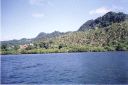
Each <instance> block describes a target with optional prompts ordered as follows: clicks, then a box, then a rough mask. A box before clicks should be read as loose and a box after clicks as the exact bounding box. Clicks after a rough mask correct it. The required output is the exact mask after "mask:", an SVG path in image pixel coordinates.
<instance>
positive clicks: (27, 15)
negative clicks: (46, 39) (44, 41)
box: [1, 0, 128, 41]
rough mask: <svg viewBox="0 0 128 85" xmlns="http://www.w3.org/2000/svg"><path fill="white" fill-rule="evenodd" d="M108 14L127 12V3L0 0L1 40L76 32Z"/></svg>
mask: <svg viewBox="0 0 128 85" xmlns="http://www.w3.org/2000/svg"><path fill="white" fill-rule="evenodd" d="M109 11H116V12H118V11H121V12H124V13H128V0H1V34H2V36H1V40H2V41H3V40H11V39H21V38H33V37H35V36H37V35H38V33H40V32H46V33H50V32H53V31H55V30H56V31H60V32H66V31H76V30H78V29H79V27H80V26H81V25H82V24H83V23H85V22H86V21H87V20H89V19H95V18H96V17H99V16H102V15H103V14H105V13H107V12H109Z"/></svg>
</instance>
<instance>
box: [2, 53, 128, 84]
mask: <svg viewBox="0 0 128 85" xmlns="http://www.w3.org/2000/svg"><path fill="white" fill-rule="evenodd" d="M1 76H2V77H1V83H3V84H11V83H15V84H18V83H23V84H31V83H38V84H42V83H43V84H86V83H87V84H95V83H97V84H98V83H99V84H100V83H107V84H114V83H116V84H126V83H128V52H87V53H57V54H25V55H2V57H1Z"/></svg>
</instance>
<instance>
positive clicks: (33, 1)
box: [29, 0, 52, 6]
mask: <svg viewBox="0 0 128 85" xmlns="http://www.w3.org/2000/svg"><path fill="white" fill-rule="evenodd" d="M29 3H30V5H37V6H43V5H51V4H52V3H51V2H50V1H49V0H29Z"/></svg>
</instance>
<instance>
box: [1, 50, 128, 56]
mask: <svg viewBox="0 0 128 85" xmlns="http://www.w3.org/2000/svg"><path fill="white" fill-rule="evenodd" d="M99 52H128V50H126V51H123V50H120V51H83V52H49V53H17V54H0V55H25V54H59V53H99Z"/></svg>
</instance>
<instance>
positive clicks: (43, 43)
mask: <svg viewBox="0 0 128 85" xmlns="http://www.w3.org/2000/svg"><path fill="white" fill-rule="evenodd" d="M103 17H105V16H103ZM118 17H119V16H118ZM117 19H118V18H117V17H116V20H117ZM119 20H121V19H118V22H116V23H111V25H109V26H104V27H96V28H95V29H89V30H86V31H75V32H67V33H62V34H60V33H58V32H56V33H57V34H54V33H55V32H54V33H53V34H54V37H53V36H52V35H50V34H48V35H47V34H43V35H45V36H46V35H47V36H49V37H48V38H47V37H45V39H44V37H42V38H41V37H40V38H39V40H36V41H35V40H33V41H32V40H31V42H30V43H26V44H25V46H23V45H24V44H12V43H11V45H10V44H8V43H1V54H36V53H61V52H88V51H89V52H99V51H128V21H127V20H125V21H122V20H121V22H120V21H119ZM40 36H41V35H40ZM50 36H51V37H50ZM38 37H39V35H38Z"/></svg>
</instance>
